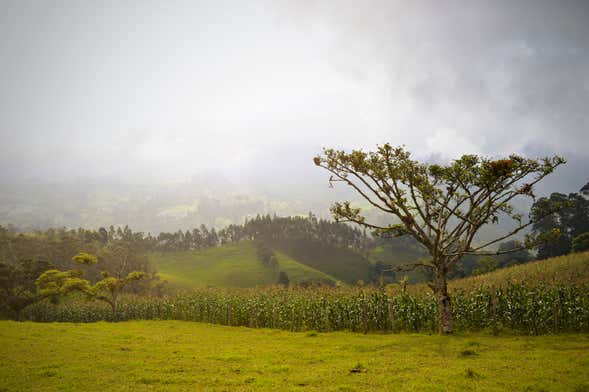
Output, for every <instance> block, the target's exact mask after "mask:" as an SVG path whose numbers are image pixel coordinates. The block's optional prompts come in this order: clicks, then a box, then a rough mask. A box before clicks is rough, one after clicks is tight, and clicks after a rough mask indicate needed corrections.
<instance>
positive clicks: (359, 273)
mask: <svg viewBox="0 0 589 392" xmlns="http://www.w3.org/2000/svg"><path fill="white" fill-rule="evenodd" d="M272 246H273V248H274V249H279V250H280V251H281V252H282V253H284V254H286V255H288V256H290V257H291V258H293V259H295V260H297V261H298V262H299V263H302V264H305V265H306V266H308V267H310V268H313V269H316V270H320V271H322V272H324V273H326V274H328V275H330V276H333V277H334V278H337V279H338V280H341V281H342V282H346V283H349V284H355V283H356V282H358V281H359V280H363V281H365V282H368V281H371V280H372V279H373V278H374V269H373V266H372V263H371V262H370V261H369V260H368V259H367V258H365V257H364V256H362V255H361V254H359V253H357V252H354V251H352V250H350V249H347V248H341V247H337V246H334V245H330V244H327V243H322V242H319V241H308V240H290V241H277V242H275V243H273V244H272Z"/></svg>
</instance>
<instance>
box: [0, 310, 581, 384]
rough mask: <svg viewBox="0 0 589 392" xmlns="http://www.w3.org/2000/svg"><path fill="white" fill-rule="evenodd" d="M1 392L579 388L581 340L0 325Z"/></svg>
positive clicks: (163, 325)
mask: <svg viewBox="0 0 589 392" xmlns="http://www.w3.org/2000/svg"><path fill="white" fill-rule="evenodd" d="M0 363H1V364H2V366H0V390H7V391H31V390H35V391H39V390H46V391H54V390H55V391H56V390H60V391H79V390H86V391H103V390H112V391H119V390H129V391H130V390H133V391H143V390H186V391H188V390H191V391H192V390H219V391H221V390H231V391H242V390H243V391H249V390H269V391H276V390H294V391H308V390H314V391H358V390H367V391H369V390H391V391H393V390H394V391H460V390H463V391H473V390H480V391H587V390H589V335H586V334H585V335H584V334H576V335H559V336H541V337H527V336H503V337H493V336H488V335H454V336H438V335H432V336H429V335H425V334H398V335H360V334H352V333H347V332H334V333H327V334H323V333H314V332H306V333H304V332H303V333H293V332H284V331H278V330H268V329H248V328H238V327H225V326H218V325H207V324H200V323H191V322H181V321H133V322H121V323H105V322H99V323H91V324H71V323H52V324H42V323H31V322H25V323H16V322H10V321H2V322H0Z"/></svg>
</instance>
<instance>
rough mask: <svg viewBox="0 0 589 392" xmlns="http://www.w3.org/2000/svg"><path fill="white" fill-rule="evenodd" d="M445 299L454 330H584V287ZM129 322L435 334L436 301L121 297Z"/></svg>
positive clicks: (250, 295) (588, 319)
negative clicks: (448, 302)
mask: <svg viewBox="0 0 589 392" xmlns="http://www.w3.org/2000/svg"><path fill="white" fill-rule="evenodd" d="M452 303H453V314H454V326H455V329H456V330H457V331H480V330H488V331H493V332H495V333H499V332H501V331H512V332H517V333H525V334H546V333H559V332H572V331H585V332H589V290H588V289H587V288H586V287H584V286H583V287H577V286H560V287H558V286H556V287H555V286H543V285H539V286H526V285H524V284H510V285H507V286H504V287H501V288H499V289H490V288H480V289H476V290H472V291H469V292H464V291H455V292H454V293H453V296H452ZM24 318H25V319H28V320H33V321H67V322H93V321H99V320H111V321H112V320H113V318H115V317H113V315H112V313H111V309H110V307H108V306H107V305H103V304H101V303H96V302H87V301H84V300H81V299H77V300H69V301H67V302H64V303H62V304H60V305H52V304H50V303H38V304H35V305H32V306H30V307H29V308H27V309H26V310H25V312H24ZM132 319H174V320H189V321H200V322H207V323H215V324H223V325H231V326H246V327H252V328H279V329H284V330H290V331H306V330H316V331H336V330H348V331H353V332H363V333H367V332H401V331H404V332H435V331H436V330H437V304H436V301H435V298H434V297H433V296H432V295H431V294H422V295H414V294H409V293H407V292H406V291H404V290H390V289H385V288H338V287H335V288H331V287H321V288H281V287H271V288H258V289H235V290H229V289H202V290H195V291H192V292H190V293H183V294H178V295H174V296H168V297H139V296H125V297H123V298H122V300H121V302H120V306H119V311H118V313H117V315H116V320H117V321H121V320H132Z"/></svg>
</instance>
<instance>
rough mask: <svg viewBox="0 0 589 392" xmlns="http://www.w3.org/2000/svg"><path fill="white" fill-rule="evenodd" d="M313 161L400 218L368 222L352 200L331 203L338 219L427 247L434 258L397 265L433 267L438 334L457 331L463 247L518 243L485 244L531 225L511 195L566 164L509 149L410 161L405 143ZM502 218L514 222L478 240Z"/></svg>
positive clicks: (527, 190) (331, 153) (527, 191)
mask: <svg viewBox="0 0 589 392" xmlns="http://www.w3.org/2000/svg"><path fill="white" fill-rule="evenodd" d="M313 161H314V163H315V164H316V165H317V166H320V167H322V168H324V169H326V170H327V171H329V172H330V173H331V174H332V175H331V177H330V179H329V181H330V184H331V182H334V181H341V182H344V183H346V184H347V185H349V186H350V187H352V188H353V189H354V190H355V191H356V192H357V193H358V194H360V195H361V196H362V197H363V198H364V199H365V200H366V201H367V202H368V203H369V204H370V205H371V206H372V207H373V208H375V209H377V210H379V211H381V212H383V213H386V214H389V215H390V216H391V217H394V218H395V219H394V221H395V222H397V223H394V224H390V225H379V224H376V223H373V222H372V223H371V222H368V220H367V218H366V216H365V215H363V214H362V211H361V209H360V208H355V207H353V206H352V204H351V203H350V202H349V201H344V202H337V203H335V204H334V205H333V206H332V207H331V209H330V210H331V212H332V214H333V216H334V218H335V219H336V220H337V221H340V222H353V223H357V224H359V225H361V226H364V227H367V228H370V229H372V230H373V232H374V234H375V235H380V236H403V235H411V236H413V238H415V239H416V240H417V241H418V242H419V243H420V244H422V245H423V246H424V247H425V248H426V249H427V251H428V252H429V254H430V256H431V259H430V260H428V261H419V262H416V263H411V264H408V265H405V266H402V267H400V268H399V270H406V271H408V270H412V269H415V268H425V269H427V270H430V271H431V272H432V276H433V278H432V282H431V283H430V287H431V289H432V290H433V292H434V294H435V296H436V298H437V301H438V306H439V331H440V333H450V332H452V309H451V301H450V296H449V294H448V273H449V272H450V271H451V270H452V269H453V268H455V267H456V265H457V263H458V262H459V261H460V260H461V258H462V257H463V256H464V255H466V254H478V255H497V254H502V253H508V252H511V251H518V250H521V248H515V249H511V250H507V251H501V252H499V251H488V250H487V249H489V248H488V247H489V246H491V245H494V244H496V243H498V242H500V241H503V240H504V239H506V238H509V237H511V236H513V235H514V234H516V233H518V232H520V231H522V230H524V229H525V228H527V227H528V226H530V225H531V224H533V222H532V221H528V220H524V216H523V215H522V214H519V213H517V212H516V211H515V209H514V208H513V206H512V204H511V202H512V201H513V199H515V198H517V197H520V196H524V197H531V198H534V194H533V187H534V185H535V184H536V183H538V182H539V181H541V180H542V179H543V178H544V177H546V176H547V175H548V174H550V173H552V172H553V171H554V169H555V168H556V167H558V166H559V165H561V164H564V163H565V160H564V159H563V158H561V157H559V156H554V157H550V158H544V159H541V160H534V159H527V158H524V157H521V156H517V155H511V156H509V157H508V158H505V159H498V160H493V159H488V158H484V157H480V156H477V155H463V156H462V157H461V158H460V159H457V160H455V161H453V162H451V163H450V164H447V165H440V164H428V163H420V162H417V161H414V160H412V159H411V157H410V153H409V152H408V151H407V150H405V149H404V148H403V147H392V146H390V145H389V144H385V145H383V146H377V149H376V151H373V152H364V151H362V150H355V151H352V152H349V153H348V152H345V151H338V150H334V149H325V150H324V152H323V154H322V155H320V156H317V157H315V158H314V159H313ZM555 208H556V207H555ZM550 212H553V210H550V208H548V207H547V211H546V213H547V214H548V213H550ZM500 218H501V219H508V220H510V221H512V222H514V223H515V228H513V229H511V230H509V231H508V232H507V233H506V234H505V235H502V236H500V237H498V238H496V239H494V240H491V241H486V242H484V243H476V244H474V241H475V236H476V234H477V232H478V231H479V230H480V229H481V227H483V226H484V225H486V224H489V223H498V222H499V219H500ZM392 221H393V220H392ZM554 234H557V233H554ZM541 237H542V236H540V235H538V236H536V237H535V238H533V237H532V235H528V236H527V238H526V242H525V244H524V245H525V246H526V247H532V246H534V244H535V243H537V241H539V240H541V239H543V238H544V237H543V238H541Z"/></svg>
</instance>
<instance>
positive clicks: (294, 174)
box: [0, 0, 589, 191]
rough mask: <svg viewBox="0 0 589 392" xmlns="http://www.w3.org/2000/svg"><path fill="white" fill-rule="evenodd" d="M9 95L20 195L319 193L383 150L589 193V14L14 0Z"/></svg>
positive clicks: (2, 75) (5, 70) (0, 29)
mask: <svg viewBox="0 0 589 392" xmlns="http://www.w3.org/2000/svg"><path fill="white" fill-rule="evenodd" d="M0 86H1V88H0V133H1V136H2V139H1V140H2V143H1V144H0V165H1V166H0V167H2V169H1V173H2V174H1V175H2V180H3V181H6V180H7V179H8V178H14V177H19V178H26V179H32V180H35V179H39V178H50V179H55V180H64V179H67V178H74V177H75V178H85V179H90V180H94V179H95V180H104V179H109V178H116V179H118V180H121V179H123V180H129V181H132V180H138V181H146V180H154V179H156V180H158V181H161V182H162V183H164V182H166V181H178V180H184V179H187V178H190V177H191V176H194V175H195V174H199V173H202V172H211V171H212V172H216V173H222V174H223V175H225V176H226V177H227V178H229V179H230V180H232V181H234V182H237V183H247V182H255V181H258V182H259V181H261V179H263V180H264V181H266V180H267V181H269V182H272V183H275V184H287V183H288V184H290V185H291V186H292V185H293V184H294V185H296V186H300V187H303V188H304V187H306V186H307V185H309V186H310V185H311V184H315V183H316V181H319V180H321V181H325V178H326V176H325V173H321V172H320V171H319V170H318V169H317V168H315V167H314V166H313V164H312V162H311V158H312V157H313V156H314V155H315V154H317V153H318V152H320V150H321V148H322V147H324V146H326V147H331V146H334V147H341V148H346V149H351V148H359V147H363V148H371V147H374V145H375V144H377V143H383V142H390V143H392V144H395V145H398V144H405V145H406V146H407V147H408V148H409V149H410V150H411V151H413V152H414V154H415V156H416V157H418V158H421V159H442V160H444V159H451V158H456V157H458V156H460V155H461V154H463V153H479V154H484V155H489V156H501V155H507V154H510V153H513V152H517V153H522V154H526V155H530V156H544V155H547V154H555V153H556V154H560V155H563V156H565V157H566V158H568V160H569V164H568V165H567V167H566V168H564V169H560V173H561V174H560V175H559V176H556V177H555V178H554V179H552V180H551V184H553V186H554V188H557V187H559V188H560V189H562V190H564V191H575V190H577V189H578V188H579V187H580V186H582V185H583V184H584V183H586V182H587V181H589V2H588V1H577V2H573V1H550V2H542V1H539V0H533V1H529V2H518V1H505V2H501V1H456V2H453V1H424V2H420V1H391V0H382V1H351V0H350V1H347V0H339V1H333V2H319V1H303V0H293V1H270V0H268V1H259V2H255V1H232V2H231V1H219V0H214V1H208V2H207V1H173V0H165V1H153V2H151V1H136V2H135V1H121V0H116V1H112V2H111V1H80V0H76V1H41V0H39V1H23V0H18V1H6V0H0Z"/></svg>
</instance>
